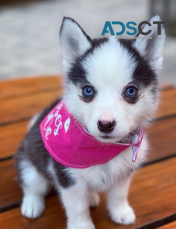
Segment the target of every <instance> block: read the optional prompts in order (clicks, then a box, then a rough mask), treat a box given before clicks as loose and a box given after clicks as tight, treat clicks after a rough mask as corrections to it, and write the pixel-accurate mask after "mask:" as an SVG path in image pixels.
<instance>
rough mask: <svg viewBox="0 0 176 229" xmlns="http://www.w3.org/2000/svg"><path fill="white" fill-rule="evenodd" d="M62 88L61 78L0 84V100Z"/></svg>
mask: <svg viewBox="0 0 176 229" xmlns="http://www.w3.org/2000/svg"><path fill="white" fill-rule="evenodd" d="M62 86H63V76H41V77H31V78H24V79H15V80H7V81H1V82H0V100H5V99H11V98H14V97H16V96H21V97H22V96H24V95H27V94H32V93H36V92H37V93H39V92H41V91H47V90H52V89H59V88H61V87H62Z"/></svg>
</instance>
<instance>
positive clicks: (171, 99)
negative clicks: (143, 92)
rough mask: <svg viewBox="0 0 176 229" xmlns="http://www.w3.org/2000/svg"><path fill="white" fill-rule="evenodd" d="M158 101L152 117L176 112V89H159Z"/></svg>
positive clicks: (160, 116) (156, 117)
mask: <svg viewBox="0 0 176 229" xmlns="http://www.w3.org/2000/svg"><path fill="white" fill-rule="evenodd" d="M159 100H160V103H159V107H158V109H157V111H156V112H155V115H154V118H155V119H158V118H162V117H167V116H171V115H175V114H176V89H175V88H173V89H170V90H165V91H161V93H160V98H159Z"/></svg>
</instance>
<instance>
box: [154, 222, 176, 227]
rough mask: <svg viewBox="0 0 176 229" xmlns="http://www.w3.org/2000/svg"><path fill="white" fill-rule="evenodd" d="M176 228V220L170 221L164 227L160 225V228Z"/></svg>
mask: <svg viewBox="0 0 176 229" xmlns="http://www.w3.org/2000/svg"><path fill="white" fill-rule="evenodd" d="M175 228H176V221H174V222H172V223H169V224H167V225H164V226H162V227H158V229H175Z"/></svg>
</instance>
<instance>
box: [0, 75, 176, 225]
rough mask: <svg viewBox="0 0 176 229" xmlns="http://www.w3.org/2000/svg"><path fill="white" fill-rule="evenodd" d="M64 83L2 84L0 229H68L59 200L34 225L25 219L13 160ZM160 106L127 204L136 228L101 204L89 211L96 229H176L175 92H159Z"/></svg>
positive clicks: (54, 79) (49, 80)
mask: <svg viewBox="0 0 176 229" xmlns="http://www.w3.org/2000/svg"><path fill="white" fill-rule="evenodd" d="M62 85H63V84H62V78H61V77H54V76H51V77H38V78H29V79H20V80H13V81H4V82H0V229H12V228H13V229H23V228H24V229H28V228H30V229H40V228H43V229H64V228H65V226H66V218H65V214H64V210H63V208H62V207H61V204H60V203H59V200H58V197H57V196H56V195H55V194H54V193H53V194H52V195H50V196H49V197H47V200H46V210H45V212H44V214H43V215H42V216H41V217H40V218H39V219H36V220H29V219H27V218H24V217H22V216H21V213H20V202H21V198H22V192H21V189H20V188H19V184H18V182H17V179H16V171H15V168H14V162H13V154H14V153H15V151H16V150H17V148H18V146H19V143H20V141H21V140H22V138H23V136H24V134H25V132H26V127H27V124H28V122H29V120H30V118H31V117H32V116H33V115H34V114H35V113H36V112H39V111H40V110H41V109H43V108H45V107H47V106H48V105H49V104H50V103H51V102H52V101H53V100H54V99H56V98H57V97H60V96H61V95H62V94H63V87H62ZM160 90H161V96H160V99H161V102H160V106H159V109H158V110H157V112H156V113H155V116H154V119H153V124H152V125H151V126H150V127H149V128H148V129H147V130H146V132H147V134H148V139H149V142H150V149H149V156H148V159H147V161H146V163H145V164H144V165H143V166H142V167H141V168H140V169H139V170H138V171H137V172H136V174H135V176H134V178H133V181H132V184H131V188H130V193H129V202H130V204H131V205H132V207H133V208H134V210H135V212H136V216H137V220H136V222H135V224H133V225H130V226H122V225H118V224H115V223H113V222H112V221H111V220H110V219H109V217H108V212H107V209H106V200H105V195H104V194H101V204H100V206H98V207H97V208H95V209H92V210H91V215H92V218H93V221H94V223H95V225H96V228H97V229H105V228H108V229H134V228H141V229H144V228H146V229H148V228H160V229H171V228H176V221H175V220H176V88H174V87H173V86H172V85H168V84H167V85H162V86H161V89H160Z"/></svg>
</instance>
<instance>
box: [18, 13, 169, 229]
mask: <svg viewBox="0 0 176 229" xmlns="http://www.w3.org/2000/svg"><path fill="white" fill-rule="evenodd" d="M153 21H160V17H159V16H155V17H153V18H152V19H151V20H150V23H151V25H152V26H151V27H150V28H149V26H148V25H145V26H144V27H143V31H148V30H149V29H151V30H152V31H151V34H150V36H151V37H152V39H133V40H131V39H129V40H122V39H119V40H118V39H116V38H115V37H110V38H105V37H104V38H100V39H93V40H92V39H91V38H90V37H89V36H88V35H87V34H86V33H85V32H84V31H83V29H82V28H81V27H80V26H79V25H78V24H77V23H76V22H75V21H74V20H73V19H71V18H68V17H65V18H64V19H63V23H62V27H61V30H60V45H61V49H62V55H63V69H64V72H65V76H66V83H65V94H64V104H65V107H66V108H67V110H68V112H69V114H70V115H71V116H72V117H74V119H75V120H76V121H77V122H78V123H79V124H80V126H81V127H83V128H84V132H85V133H87V134H89V135H90V136H91V137H92V138H93V139H94V141H96V142H98V143H97V144H101V145H102V147H104V146H106V145H108V144H111V145H112V144H120V143H123V142H126V141H127V139H129V136H134V133H136V132H137V131H138V130H141V129H143V128H145V127H146V126H147V125H148V124H149V122H150V120H151V117H152V114H153V113H154V111H155V109H156V107H157V104H158V80H157V75H156V72H157V70H158V69H160V68H161V67H162V61H163V57H162V50H163V45H164V40H165V30H164V28H163V26H162V28H161V35H158V34H157V29H158V28H157V25H156V24H153ZM138 36H139V37H140V38H145V36H143V35H141V34H139V35H138ZM59 102H60V101H59V100H58V101H56V102H55V103H53V104H52V105H51V107H49V108H47V109H45V110H44V111H43V112H41V113H40V114H38V115H36V116H34V118H33V119H32V121H31V124H30V128H29V131H28V133H27V134H26V137H25V138H24V140H23V142H22V144H21V146H20V148H19V150H18V152H17V154H16V165H17V170H18V175H19V180H20V182H21V187H22V189H23V193H24V196H23V200H22V206H21V212H22V215H24V216H26V217H28V218H37V217H39V216H40V215H41V214H42V212H43V211H44V209H45V199H44V197H45V195H46V194H47V192H48V190H49V187H50V186H51V184H52V185H53V186H54V187H55V189H56V190H57V192H58V194H59V196H60V198H61V201H62V203H63V206H64V208H65V211H66V215H67V228H68V229H79V228H80V229H93V228H95V226H94V224H93V222H92V220H91V217H90V212H89V207H90V206H97V205H98V204H99V201H100V199H99V196H98V192H100V191H105V192H106V195H107V207H108V210H109V213H110V217H111V219H112V220H113V221H114V222H116V223H120V224H131V223H134V221H135V214H134V212H133V209H132V208H131V207H130V205H129V203H128V200H127V195H128V188H129V185H130V180H131V176H132V173H133V172H134V171H135V170H136V168H138V167H139V166H140V164H141V163H142V162H143V161H144V159H145V157H146V150H147V140H146V137H145V136H144V138H143V140H142V143H141V145H140V148H139V151H138V158H137V160H136V161H135V162H132V160H131V159H132V147H127V148H126V149H124V150H123V151H122V152H120V153H119V154H118V155H116V156H113V157H112V158H111V159H109V160H106V161H105V162H104V163H102V162H101V163H95V164H94V165H92V166H83V167H82V168H79V167H74V166H65V164H64V163H59V162H58V161H56V160H55V159H54V158H53V157H52V156H51V155H50V153H49V152H48V151H47V149H46V147H45V145H44V142H43V140H42V137H41V132H40V124H41V122H42V121H43V120H44V118H45V117H46V116H47V115H48V114H49V113H50V112H51V111H52V110H53V108H54V107H56V106H57V104H58V103H59ZM59 104H60V103H59ZM58 112H59V111H58ZM57 115H58V114H57ZM48 117H50V118H51V117H53V116H52V113H51V114H50V116H48ZM57 117H60V116H57ZM60 118H61V117H60ZM57 121H58V120H57ZM60 121H61V120H60ZM68 121H69V122H68ZM65 125H66V124H65ZM69 125H71V123H70V119H69V120H67V126H64V127H65V132H67V131H68V126H69ZM57 126H58V125H57ZM80 126H79V127H78V129H79V128H80ZM62 129H63V130H64V128H62ZM62 129H61V126H59V127H58V129H57V130H56V135H57V136H60V135H59V134H58V132H57V131H58V130H60V131H61V130H62ZM51 131H52V130H51V129H47V135H46V137H47V138H49V136H50V134H51ZM81 131H82V130H81ZM54 133H55V132H54ZM73 134H74V133H73ZM79 134H80V133H79ZM83 134H84V133H83ZM75 135H76V133H75ZM75 135H74V136H75ZM53 136H54V135H53ZM78 139H79V136H78ZM73 144H76V143H74V142H73ZM100 148H101V147H100ZM102 149H103V148H102ZM100 151H101V149H100ZM67 152H68V155H69V154H70V153H72V150H71V149H70V150H69V149H68V151H67ZM79 152H81V151H79ZM97 152H98V151H97ZM103 153H104V151H103V150H102V154H103ZM66 154H67V153H66ZM90 154H91V151H90ZM90 154H89V150H87V151H86V153H84V156H81V154H80V155H79V158H78V159H79V160H82V158H84V157H86V158H87V159H86V160H89V157H90V158H91V155H90ZM62 155H64V156H66V157H67V155H65V154H61V156H62ZM94 155H96V150H95V152H94V153H93V156H94ZM106 156H107V154H106ZM75 157H76V156H75ZM81 157H82V158H81ZM80 158H81V159H80ZM76 159H77V158H76ZM58 217H59V216H58Z"/></svg>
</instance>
